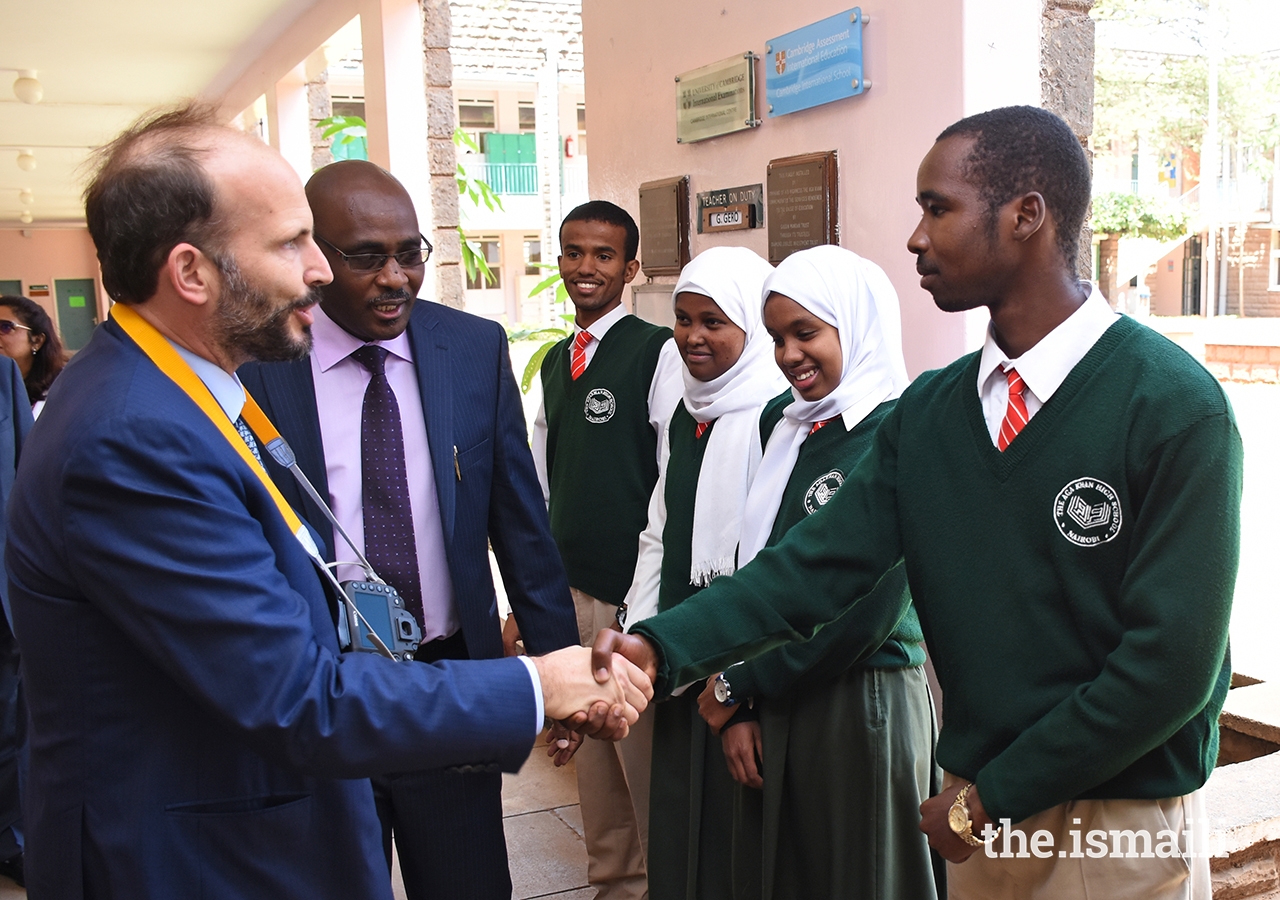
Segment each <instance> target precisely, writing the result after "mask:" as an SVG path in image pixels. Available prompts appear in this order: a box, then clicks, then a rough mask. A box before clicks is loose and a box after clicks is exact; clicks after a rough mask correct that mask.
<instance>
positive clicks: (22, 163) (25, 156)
mask: <svg viewBox="0 0 1280 900" xmlns="http://www.w3.org/2000/svg"><path fill="white" fill-rule="evenodd" d="M35 167H36V155H35V154H34V153H32V152H31V151H30V150H19V151H18V168H19V169H21V170H22V171H24V172H30V171H31V170H32V169H34V168H35Z"/></svg>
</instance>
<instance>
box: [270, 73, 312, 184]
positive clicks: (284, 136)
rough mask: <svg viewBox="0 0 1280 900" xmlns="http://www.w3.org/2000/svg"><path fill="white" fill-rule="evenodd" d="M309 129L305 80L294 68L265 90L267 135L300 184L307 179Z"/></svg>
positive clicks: (309, 149)
mask: <svg viewBox="0 0 1280 900" xmlns="http://www.w3.org/2000/svg"><path fill="white" fill-rule="evenodd" d="M310 128H311V122H310V118H309V113H308V104H307V77H306V73H305V72H304V71H303V67H302V66H295V67H294V68H293V69H290V70H289V73H288V74H287V75H285V77H284V78H281V79H280V80H279V81H277V82H276V83H275V84H274V85H272V86H271V89H270V90H268V91H267V134H268V136H269V139H270V141H271V146H272V147H274V148H275V149H276V150H278V151H279V152H280V155H281V156H283V157H284V158H285V161H287V162H288V163H289V165H291V166H292V167H293V170H294V171H295V172H297V173H298V177H299V178H301V179H302V180H303V182H304V183H305V182H306V180H307V179H308V178H310V177H311V137H310V133H309V132H310Z"/></svg>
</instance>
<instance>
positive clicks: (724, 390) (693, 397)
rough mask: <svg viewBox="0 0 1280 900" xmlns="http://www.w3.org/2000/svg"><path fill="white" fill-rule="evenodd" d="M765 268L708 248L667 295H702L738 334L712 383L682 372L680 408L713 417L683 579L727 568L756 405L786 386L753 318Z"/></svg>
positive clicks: (754, 442) (742, 254)
mask: <svg viewBox="0 0 1280 900" xmlns="http://www.w3.org/2000/svg"><path fill="white" fill-rule="evenodd" d="M772 272H773V266H771V265H769V263H767V262H766V261H765V260H763V259H761V258H760V257H759V256H757V255H756V254H755V253H753V252H752V251H750V250H747V249H746V248H744V247H712V248H710V249H708V250H705V251H703V252H702V253H700V254H699V255H698V256H696V257H695V258H694V259H693V260H692V261H691V262H690V263H689V265H687V266H685V267H684V271H683V272H681V273H680V279H679V281H677V282H676V288H675V290H674V291H673V292H672V294H671V299H672V303H673V304H674V302H675V298H676V296H677V295H679V294H681V293H684V292H685V291H689V292H692V293H695V294H702V295H704V296H707V297H710V298H711V299H712V300H714V301H715V303H716V305H717V306H719V307H720V309H721V310H722V311H723V312H724V314H725V316H727V317H728V319H729V321H731V322H733V324H735V325H737V326H738V327H739V328H741V329H742V330H743V331H744V332H745V333H746V336H747V338H746V343H745V344H744V345H743V348H742V356H740V357H738V361H737V362H736V363H734V364H733V366H732V367H731V368H730V369H729V371H727V372H725V373H724V374H723V375H721V376H720V377H719V378H716V379H714V380H713V381H699V380H698V379H696V378H694V377H693V376H692V375H691V374H690V373H689V370H688V369H687V368H686V369H685V370H684V405H685V408H686V409H688V410H689V414H690V415H691V416H693V418H694V420H695V421H698V422H711V421H715V422H716V427H715V428H714V429H712V431H711V434H710V436H709V437H708V438H707V441H708V443H707V449H706V453H705V454H704V456H703V459H702V469H701V472H700V474H699V476H698V491H697V496H696V497H695V498H694V504H693V547H692V550H693V566H692V568H691V569H690V572H689V583H690V584H695V585H699V586H703V585H707V584H710V583H711V579H712V578H715V577H716V576H717V575H727V574H730V573H732V572H733V570H734V568H735V563H734V556H735V550H736V549H737V545H738V538H739V536H740V534H741V533H742V514H743V509H744V508H745V504H746V500H747V490H748V488H750V486H751V480H752V477H753V476H754V475H755V470H756V466H757V465H758V464H759V462H760V456H761V449H760V423H759V416H760V407H762V406H763V405H764V404H766V403H768V402H769V400H771V399H772V398H773V397H776V396H777V395H778V393H779V392H781V391H782V389H783V388H784V387H785V386H786V382H785V381H784V380H783V379H782V377H781V374H780V373H779V372H778V369H777V367H776V366H775V365H774V363H773V341H772V340H771V339H770V338H769V334H768V332H766V331H765V330H764V326H763V325H762V324H761V321H760V310H761V306H760V292H761V291H762V290H763V289H764V283H765V279H766V278H768V277H769V275H770V274H771V273H772Z"/></svg>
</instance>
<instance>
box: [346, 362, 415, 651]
mask: <svg viewBox="0 0 1280 900" xmlns="http://www.w3.org/2000/svg"><path fill="white" fill-rule="evenodd" d="M351 358H352V359H354V360H355V361H356V362H358V363H360V365H362V366H364V367H365V368H366V369H368V370H369V372H370V373H371V374H372V376H373V377H372V378H370V379H369V387H368V388H366V389H365V392H364V406H363V409H362V411H361V416H360V473H361V476H360V491H361V497H362V500H363V507H364V552H365V556H367V557H368V558H369V562H370V563H371V564H372V565H373V568H374V571H376V572H377V573H378V574H379V575H381V576H382V577H383V578H384V579H386V581H387V583H388V584H390V585H391V586H392V587H394V588H395V589H396V590H397V591H399V592H400V596H401V597H402V598H403V599H404V604H405V609H407V610H409V612H410V613H412V614H413V617H414V618H415V619H417V620H418V624H419V625H422V626H423V627H425V623H424V622H423V620H422V582H421V581H420V580H419V576H418V549H417V544H416V542H415V541H414V533H413V511H412V510H411V508H410V506H409V479H408V477H407V476H406V475H405V461H404V432H403V431H402V430H401V427H400V404H398V403H397V402H396V395H395V392H394V391H392V390H391V384H390V382H388V381H387V373H386V369H385V365H386V359H387V350H386V349H385V348H383V347H379V346H376V345H374V344H366V345H365V346H363V347H361V348H360V349H359V350H356V351H355V352H354V353H352V354H351Z"/></svg>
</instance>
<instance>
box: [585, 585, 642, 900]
mask: <svg viewBox="0 0 1280 900" xmlns="http://www.w3.org/2000/svg"><path fill="white" fill-rule="evenodd" d="M570 590H571V593H572V594H573V605H574V608H575V609H576V610H577V613H578V636H579V637H580V638H581V639H582V644H583V646H586V647H590V646H591V645H592V644H593V643H595V639H596V634H597V633H599V631H600V629H602V628H608V627H609V626H610V625H612V624H613V623H614V614H615V611H616V607H614V606H611V605H610V604H608V603H603V602H601V601H599V600H597V599H595V598H594V597H592V596H590V595H588V594H584V593H583V592H582V591H580V590H578V589H577V588H571V589H570ZM652 754H653V708H652V707H650V708H649V709H647V710H645V711H644V713H642V714H641V716H640V721H639V722H637V723H636V724H635V725H632V726H631V733H630V734H629V735H628V736H627V738H626V739H625V740H621V741H616V742H615V741H597V740H593V739H591V738H588V739H587V740H585V741H583V742H582V746H581V747H580V748H579V749H578V752H577V754H575V755H574V761H575V763H576V765H577V769H578V802H579V804H580V808H581V810H582V831H583V838H584V840H585V842H586V845H587V882H588V883H589V884H590V885H591V886H592V887H594V888H596V890H597V893H596V898H597V900H647V898H648V896H649V881H648V876H647V873H646V870H645V860H646V859H647V858H648V851H649V761H650V757H651V756H652Z"/></svg>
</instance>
